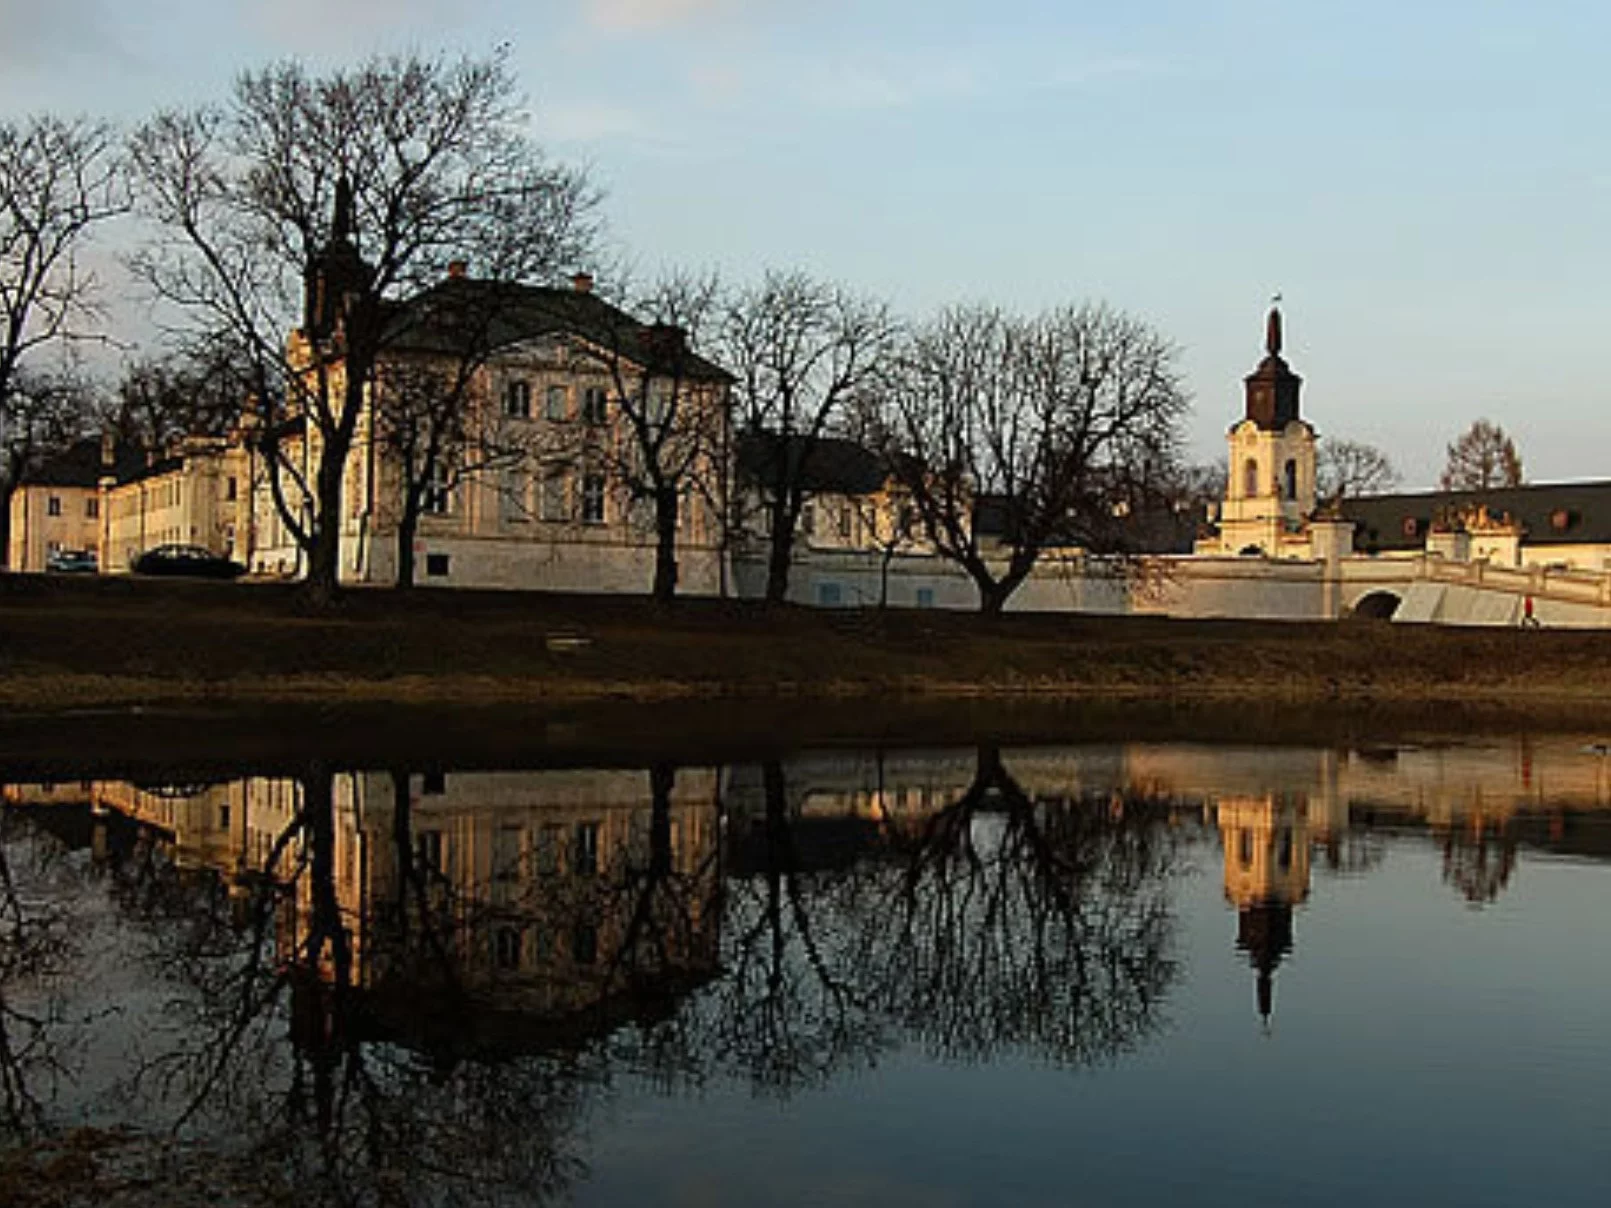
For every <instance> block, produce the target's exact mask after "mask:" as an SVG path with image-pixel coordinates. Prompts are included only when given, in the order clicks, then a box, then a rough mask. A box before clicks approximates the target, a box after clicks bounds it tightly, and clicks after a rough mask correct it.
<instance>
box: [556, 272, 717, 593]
mask: <svg viewBox="0 0 1611 1208" xmlns="http://www.w3.org/2000/svg"><path fill="white" fill-rule="evenodd" d="M721 300H722V298H721V290H720V283H719V282H718V280H717V279H716V277H715V276H714V275H710V274H706V275H697V274H685V273H672V274H670V275H668V276H665V277H663V278H661V279H659V280H656V281H652V282H650V283H648V284H647V285H646V286H644V287H643V288H642V289H638V290H634V289H632V288H631V287H630V286H629V287H628V288H627V289H625V290H623V296H622V298H621V304H620V306H618V307H617V306H601V307H598V308H596V310H595V312H594V313H595V316H596V318H595V321H594V322H593V323H592V324H589V325H588V327H587V328H585V329H584V330H582V331H581V333H580V334H581V335H582V337H583V339H582V341H581V347H582V357H583V360H584V361H589V360H590V361H592V362H593V363H595V364H597V365H599V366H600V367H601V368H602V369H603V370H604V371H605V372H606V373H607V374H608V375H609V379H610V390H611V394H612V395H613V397H614V400H615V405H616V410H617V422H616V427H615V430H613V431H610V430H608V429H601V428H599V427H596V426H593V427H590V426H588V425H576V426H572V427H571V428H570V429H569V431H568V433H567V435H568V436H569V437H570V438H571V440H570V444H571V447H570V448H568V449H566V450H565V451H566V452H569V453H570V454H572V455H573V456H576V457H579V458H582V459H584V460H587V461H590V462H592V463H593V464H597V465H598V466H599V467H600V468H601V469H603V470H604V471H605V472H606V473H607V474H608V475H610V476H611V477H612V478H614V479H615V480H616V481H617V482H619V483H620V484H621V486H622V487H623V488H624V489H625V491H626V493H627V494H628V496H629V497H630V498H631V499H632V501H633V502H634V503H643V504H647V505H648V507H649V509H650V510H651V512H652V514H653V525H654V534H655V569H654V584H653V588H652V592H653V595H654V598H655V599H656V600H659V601H662V602H664V601H667V600H670V599H671V598H672V597H673V596H674V595H675V594H676V591H677V580H678V568H677V550H678V533H679V531H683V532H691V531H692V520H693V517H692V516H691V515H689V514H687V513H689V512H691V510H692V503H693V501H694V499H695V498H696V497H698V498H700V499H702V500H703V501H704V503H705V505H706V509H705V510H706V512H707V514H710V515H713V516H717V517H719V516H720V515H721V507H722V504H721V499H722V495H723V492H722V491H721V489H720V486H721V484H720V482H719V481H718V479H719V477H720V475H719V473H718V471H717V470H716V466H717V464H718V463H719V462H721V461H722V460H723V459H724V458H725V456H726V449H725V443H726V436H727V410H726V408H727V398H726V394H727V387H728V383H729V381H730V378H729V376H728V375H727V373H725V372H724V371H723V370H721V369H719V368H717V367H716V366H715V365H713V364H712V363H711V362H709V361H707V360H706V359H705V358H704V357H702V356H700V355H699V354H698V352H697V351H695V349H696V347H697V346H698V345H699V344H700V343H701V342H702V341H703V338H704V337H705V336H707V335H708V334H709V333H710V332H711V329H712V327H713V325H714V323H715V321H716V319H717V317H718V307H719V306H720V304H721Z"/></svg>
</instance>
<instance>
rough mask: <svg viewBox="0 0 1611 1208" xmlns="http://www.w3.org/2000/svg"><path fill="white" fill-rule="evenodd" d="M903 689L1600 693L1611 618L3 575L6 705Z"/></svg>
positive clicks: (1243, 696) (1214, 694) (1328, 698)
mask: <svg viewBox="0 0 1611 1208" xmlns="http://www.w3.org/2000/svg"><path fill="white" fill-rule="evenodd" d="M724 697H725V698H766V699H770V700H777V699H779V698H793V697H805V698H815V699H822V700H833V699H846V698H858V699H861V700H864V701H875V702H876V701H880V700H885V699H888V698H891V697H903V698H916V697H927V698H940V697H987V698H1026V697H1042V698H1059V697H1060V698H1067V699H1078V698H1099V699H1123V698H1130V699H1150V700H1188V699H1199V700H1208V699H1221V700H1223V699H1234V700H1237V701H1243V702H1250V703H1254V702H1257V703H1262V704H1269V703H1271V702H1279V701H1290V702H1306V703H1310V704H1314V703H1320V702H1352V703H1356V704H1357V703H1359V702H1369V701H1383V702H1406V701H1415V702H1422V703H1437V702H1449V703H1451V704H1452V703H1461V704H1470V703H1487V702H1492V703H1505V704H1509V705H1513V706H1529V705H1533V704H1537V705H1539V706H1554V707H1559V706H1564V705H1580V706H1582V707H1583V708H1585V709H1594V708H1597V707H1599V706H1600V702H1602V701H1604V702H1606V704H1605V708H1606V709H1607V710H1608V711H1611V633H1599V632H1580V631H1564V630H1554V631H1552V630H1526V631H1523V630H1512V629H1470V630H1461V629H1446V628H1433V627H1423V626H1394V625H1388V624H1382V623H1370V622H1355V623H1345V624H1331V623H1313V624H1307V623H1275V622H1252V621H1169V620H1162V619H1157V618H1143V617H1080V616H1072V615H1066V614H1035V615H1027V614H1026V615H1010V616H1006V617H1000V618H993V619H992V618H981V617H978V616H974V615H971V614H961V613H945V612H927V611H908V610H891V611H889V612H873V611H823V610H814V609H804V608H792V607H781V608H780V607H767V606H764V605H760V604H756V603H752V602H735V601H716V600H680V601H677V602H676V603H675V604H673V605H671V606H668V607H658V606H656V605H654V604H653V603H652V602H650V601H647V600H644V599H640V598H633V597H621V596H577V595H538V594H514V593H493V592H458V591H444V590H437V591H430V590H419V591H416V592H413V593H410V594H408V595H398V594H395V593H392V592H386V591H376V590H364V591H353V592H350V593H348V594H347V595H346V596H345V597H344V598H343V599H342V600H341V601H340V602H339V603H338V604H336V605H335V606H333V607H330V608H323V609H316V608H312V607H309V606H307V605H306V604H305V603H304V602H303V601H302V600H301V599H300V597H299V596H298V594H297V592H296V591H295V590H294V589H292V588H289V587H286V586H283V585H254V584H210V583H178V582H174V583H169V582H160V581H142V580H133V579H83V580H77V579H68V578H57V577H40V576H0V707H6V708H10V709H13V710H15V709H27V710H52V709H63V708H74V707H84V706H97V705H126V704H136V703H144V704H164V703H175V702H200V701H214V702H225V701H227V702H233V703H236V704H265V703H273V702H285V703H289V702H298V701H309V702H312V701H319V702H330V703H336V702H351V703H365V702H370V703H382V702H390V703H412V704H456V703H457V704H501V703H527V704H530V703H537V702H547V703H552V702H556V701H566V700H573V701H581V700H590V699H600V698H617V699H631V700H644V701H651V700H675V699H684V698H707V699H708V698H724Z"/></svg>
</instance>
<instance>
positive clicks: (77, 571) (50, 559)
mask: <svg viewBox="0 0 1611 1208" xmlns="http://www.w3.org/2000/svg"><path fill="white" fill-rule="evenodd" d="M45 569H46V570H48V571H53V572H55V573H56V574H62V575H93V574H94V573H95V572H96V571H97V570H98V569H99V566H98V565H97V563H96V561H95V555H94V554H92V553H90V551H89V550H87V549H53V550H51V551H50V553H48V554H46V555H45Z"/></svg>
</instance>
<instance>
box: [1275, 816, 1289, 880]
mask: <svg viewBox="0 0 1611 1208" xmlns="http://www.w3.org/2000/svg"><path fill="white" fill-rule="evenodd" d="M1275 850H1276V856H1275V858H1276V862H1277V863H1278V864H1279V865H1280V866H1281V870H1282V871H1283V872H1285V871H1286V870H1287V869H1289V868H1291V867H1292V832H1291V831H1290V830H1288V829H1287V828H1286V827H1284V826H1283V827H1282V828H1281V834H1280V838H1279V840H1278V845H1277V847H1276V849H1275Z"/></svg>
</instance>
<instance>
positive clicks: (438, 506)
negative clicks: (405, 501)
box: [420, 466, 453, 516]
mask: <svg viewBox="0 0 1611 1208" xmlns="http://www.w3.org/2000/svg"><path fill="white" fill-rule="evenodd" d="M452 508H453V486H452V481H451V479H450V477H449V475H448V472H447V467H446V466H434V467H432V469H431V475H430V477H429V478H427V479H426V481H425V489H424V491H423V492H421V495H420V511H421V512H423V513H424V514H425V515H427V516H446V515H447V514H448V512H450V511H451V510H452Z"/></svg>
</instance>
